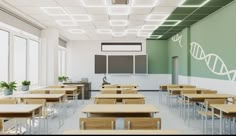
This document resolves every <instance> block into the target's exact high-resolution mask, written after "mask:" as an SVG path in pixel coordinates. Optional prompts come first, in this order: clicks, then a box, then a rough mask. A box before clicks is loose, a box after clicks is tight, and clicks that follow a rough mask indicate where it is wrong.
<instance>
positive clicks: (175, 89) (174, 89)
mask: <svg viewBox="0 0 236 136" xmlns="http://www.w3.org/2000/svg"><path fill="white" fill-rule="evenodd" d="M182 90H210V89H204V88H170V89H169V91H182Z"/></svg>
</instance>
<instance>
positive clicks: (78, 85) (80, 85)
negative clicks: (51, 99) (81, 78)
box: [60, 84, 84, 87]
mask: <svg viewBox="0 0 236 136" xmlns="http://www.w3.org/2000/svg"><path fill="white" fill-rule="evenodd" d="M60 86H77V87H84V84H66V85H60Z"/></svg>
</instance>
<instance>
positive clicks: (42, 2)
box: [5, 0, 59, 7]
mask: <svg viewBox="0 0 236 136" xmlns="http://www.w3.org/2000/svg"><path fill="white" fill-rule="evenodd" d="M5 1H6V2H8V3H10V4H12V5H14V6H21V7H56V6H59V5H58V4H57V2H56V1H54V0H5Z"/></svg>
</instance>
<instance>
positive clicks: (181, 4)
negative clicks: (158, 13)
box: [178, 0, 211, 8]
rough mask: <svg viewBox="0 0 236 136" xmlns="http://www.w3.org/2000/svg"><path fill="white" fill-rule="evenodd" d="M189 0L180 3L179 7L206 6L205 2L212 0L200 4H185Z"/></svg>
mask: <svg viewBox="0 0 236 136" xmlns="http://www.w3.org/2000/svg"><path fill="white" fill-rule="evenodd" d="M186 1H187V0H184V1H183V2H182V3H180V4H179V6H178V7H190V8H191V7H202V6H204V5H205V4H207V3H208V2H210V1H211V0H204V1H203V2H202V3H200V4H198V5H190V4H189V5H185V4H184V3H185V2H186Z"/></svg>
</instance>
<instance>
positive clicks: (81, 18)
mask: <svg viewBox="0 0 236 136" xmlns="http://www.w3.org/2000/svg"><path fill="white" fill-rule="evenodd" d="M71 17H72V19H73V20H75V21H91V20H92V18H91V17H90V16H89V15H88V14H77V15H75V14H73V15H71Z"/></svg>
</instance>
